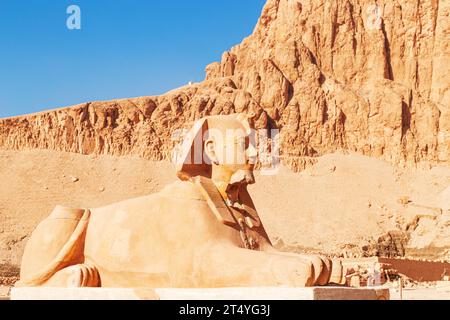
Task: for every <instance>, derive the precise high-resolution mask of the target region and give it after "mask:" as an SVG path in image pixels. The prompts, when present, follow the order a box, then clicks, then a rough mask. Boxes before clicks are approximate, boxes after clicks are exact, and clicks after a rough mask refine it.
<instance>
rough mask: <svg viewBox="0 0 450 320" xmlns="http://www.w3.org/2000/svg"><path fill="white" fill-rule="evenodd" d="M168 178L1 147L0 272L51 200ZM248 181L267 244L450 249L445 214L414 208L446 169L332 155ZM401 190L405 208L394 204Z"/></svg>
mask: <svg viewBox="0 0 450 320" xmlns="http://www.w3.org/2000/svg"><path fill="white" fill-rule="evenodd" d="M175 179H176V178H175V175H174V168H173V166H172V164H170V163H168V162H153V161H148V160H144V159H141V158H136V157H123V158H115V157H111V156H84V155H79V154H73V153H65V152H55V151H48V150H33V151H21V152H17V151H14V152H13V151H2V152H0V265H2V267H1V270H2V271H3V272H4V273H6V272H7V271H8V270H9V269H8V268H7V265H12V266H18V265H19V264H20V258H21V255H22V251H23V247H24V245H25V243H26V241H27V238H28V236H29V235H30V233H31V232H32V230H33V229H34V228H35V227H36V225H37V224H38V223H39V222H40V221H41V220H42V219H44V218H45V217H46V216H47V215H48V214H49V213H50V211H51V210H52V209H53V208H54V207H55V205H57V204H63V205H67V206H72V207H81V208H85V207H90V208H92V207H98V206H102V205H106V204H109V203H113V202H116V201H120V200H123V199H128V198H132V197H138V196H141V195H146V194H149V193H153V192H157V191H158V190H160V189H161V188H163V187H164V186H165V185H167V184H168V183H170V182H172V181H174V180H175ZM257 180H258V182H257V184H256V185H254V186H252V187H251V190H250V192H251V194H252V195H253V197H254V200H255V202H256V205H257V208H258V210H259V212H260V214H261V216H262V218H263V221H264V223H265V225H266V228H267V229H268V231H269V234H270V236H271V237H272V239H273V240H274V242H276V243H277V244H278V245H279V246H281V247H284V248H286V249H288V250H294V251H307V252H322V253H328V254H334V255H341V254H347V255H353V254H355V255H362V254H365V253H366V254H376V253H377V250H381V249H380V248H379V246H378V247H377V241H378V239H379V238H380V236H382V235H386V234H387V233H388V232H391V231H397V232H400V233H402V234H403V233H405V234H407V235H410V238H411V239H409V241H407V240H405V243H404V245H405V246H408V245H409V246H410V247H413V248H414V249H422V250H421V251H420V252H419V253H420V254H422V255H427V256H429V255H430V254H432V255H433V257H438V256H443V255H445V252H446V250H447V249H449V248H450V225H449V223H448V221H449V219H450V215H449V212H445V211H443V212H440V211H439V210H437V211H436V210H433V209H429V208H425V207H418V206H416V205H420V206H426V207H437V206H438V205H440V204H442V201H443V200H442V199H443V196H442V192H444V193H443V194H444V195H445V194H446V192H448V188H449V186H450V168H444V167H441V168H440V167H436V168H434V169H432V170H414V171H411V170H407V171H400V170H399V169H394V168H393V167H392V166H391V165H390V164H388V163H386V162H384V161H381V160H376V159H372V158H368V157H364V156H359V155H343V154H333V155H328V156H324V157H322V158H320V159H319V161H318V163H317V164H316V165H315V166H313V167H311V168H309V169H307V170H306V171H304V172H302V173H300V174H297V173H293V172H292V171H290V170H289V169H286V168H281V169H280V171H279V172H278V173H277V174H276V175H274V176H261V175H260V174H258V177H257ZM406 196H408V197H409V199H410V201H411V202H410V203H409V204H406V205H403V204H401V203H399V202H398V200H399V199H400V198H405V197H406ZM403 202H404V203H406V202H407V201H403ZM447 204H448V202H447ZM180 214H182V212H180ZM417 217H419V218H417ZM410 223H413V227H410V229H409V230H408V232H406V227H407V226H408V224H410ZM280 239H281V240H280ZM430 250H431V251H430ZM411 252H412V253H415V251H411ZM430 252H431V253H430ZM406 254H408V252H407V253H406ZM449 258H450V257H449Z"/></svg>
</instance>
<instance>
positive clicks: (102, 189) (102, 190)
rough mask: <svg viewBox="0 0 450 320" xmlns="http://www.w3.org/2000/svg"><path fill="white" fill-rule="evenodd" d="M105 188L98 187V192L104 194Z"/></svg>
mask: <svg viewBox="0 0 450 320" xmlns="http://www.w3.org/2000/svg"><path fill="white" fill-rule="evenodd" d="M105 190H106V189H105V187H100V188H99V189H98V191H100V192H105Z"/></svg>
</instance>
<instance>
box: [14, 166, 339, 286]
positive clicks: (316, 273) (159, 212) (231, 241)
mask: <svg viewBox="0 0 450 320" xmlns="http://www.w3.org/2000/svg"><path fill="white" fill-rule="evenodd" d="M180 172H181V170H180ZM183 172H185V171H183ZM181 176H183V177H186V176H185V175H181ZM195 178H197V179H195ZM182 180H184V181H178V182H176V183H174V184H172V185H170V186H168V187H166V188H165V189H164V190H163V191H161V192H159V193H157V194H153V195H150V196H145V197H141V198H137V199H132V200H127V201H124V202H121V203H117V204H113V205H110V206H106V207H103V208H98V209H92V210H76V209H68V208H63V207H57V208H56V209H55V211H54V212H53V213H52V214H51V215H50V217H49V218H47V219H46V220H45V221H43V222H42V223H41V224H40V225H39V226H38V228H37V229H36V230H35V232H34V233H33V235H32V237H31V239H30V240H29V242H28V244H27V247H26V249H25V253H24V257H23V261H22V269H21V282H19V284H18V285H19V286H57V287H83V286H84V287H100V286H101V287H133V288H137V287H149V288H217V287H242V286H252V287H258V286H291V287H305V286H314V285H326V284H328V283H329V282H330V281H332V282H336V283H339V282H341V280H342V266H341V265H340V263H339V262H337V261H334V262H333V261H331V260H329V259H326V258H323V257H318V256H304V255H296V254H289V253H282V252H278V251H276V250H275V249H274V248H273V247H272V245H271V244H270V239H269V238H268V236H267V234H266V233H265V230H264V227H263V226H262V223H261V221H260V220H259V217H258V216H257V213H256V211H255V209H254V206H253V203H252V202H251V198H250V197H249V195H248V193H246V188H241V189H240V191H239V194H240V196H239V195H238V197H237V198H236V199H235V200H236V201H234V202H235V205H233V206H232V205H231V203H230V201H229V199H228V201H225V199H224V198H223V197H222V196H221V193H220V192H219V188H216V187H215V184H214V182H213V180H212V179H211V178H209V177H202V178H201V179H198V177H193V176H192V175H191V176H190V177H189V179H188V178H183V179H182ZM235 207H237V208H241V209H239V210H238V209H235ZM227 215H228V216H227ZM227 219H228V221H227ZM234 222H235V223H234Z"/></svg>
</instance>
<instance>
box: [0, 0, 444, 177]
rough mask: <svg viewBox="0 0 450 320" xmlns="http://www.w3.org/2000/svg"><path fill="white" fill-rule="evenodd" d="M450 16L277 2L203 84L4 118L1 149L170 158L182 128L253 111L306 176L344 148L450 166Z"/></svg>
mask: <svg viewBox="0 0 450 320" xmlns="http://www.w3.org/2000/svg"><path fill="white" fill-rule="evenodd" d="M449 14H450V2H448V1H442V0H441V1H440V0H413V1H410V0H408V1H407V0H379V1H376V2H375V1H371V0H339V1H325V0H268V1H267V4H266V5H265V7H264V9H263V12H262V15H261V18H260V19H259V21H258V24H257V26H256V28H255V30H254V33H253V34H252V35H251V36H250V37H248V38H246V39H245V40H244V41H243V42H242V43H241V44H240V45H238V46H236V47H234V48H232V49H231V50H230V51H229V52H226V53H224V55H223V57H222V61H221V62H217V63H213V64H211V65H209V66H208V67H207V68H206V80H205V81H204V82H203V83H200V84H194V85H190V86H186V87H183V88H180V89H177V90H175V91H172V92H169V93H167V94H165V95H163V96H159V97H143V98H137V99H127V100H118V101H110V102H94V103H87V104H83V105H79V106H75V107H70V108H66V109H60V110H55V111H49V112H44V113H40V114H36V115H30V116H25V117H17V118H10V119H4V120H0V148H1V149H9V150H20V149H34V148H39V149H52V150H61V151H70V152H77V153H83V154H111V155H139V156H142V157H145V158H149V159H153V160H160V159H165V158H168V157H169V156H170V150H171V148H172V146H173V143H174V141H173V132H174V131H175V130H177V129H180V128H183V127H188V126H190V125H191V124H192V122H193V121H194V120H195V119H198V118H200V117H202V116H205V115H215V114H229V113H235V112H247V113H253V114H254V115H255V117H254V122H255V125H256V127H257V128H267V129H271V128H279V129H281V138H282V140H281V141H282V147H281V151H282V157H283V159H284V162H285V163H287V164H289V165H291V167H292V168H294V169H302V168H303V167H305V165H306V164H307V163H308V162H310V161H311V158H314V157H317V156H320V155H324V154H327V153H331V152H334V151H336V150H349V151H354V152H358V153H361V154H364V155H368V156H373V157H377V158H382V159H385V160H388V161H390V162H392V163H395V164H400V165H414V164H417V163H427V164H428V163H431V164H437V163H449V155H450V90H449V88H450V76H449V74H450V63H449V61H450V47H449V43H450V41H449V40H450V19H449Z"/></svg>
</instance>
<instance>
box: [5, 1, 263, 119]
mask: <svg viewBox="0 0 450 320" xmlns="http://www.w3.org/2000/svg"><path fill="white" fill-rule="evenodd" d="M264 3H265V0H72V1H70V0H1V1H0V35H1V38H0V117H7V116H13V115H20V114H26V113H31V112H36V111H41V110H46V109H52V108H57V107H63V106H68V105H73V104H77V103H82V102H87V101H92V100H109V99H114V98H127V97H136V96H144V95H156V94H161V93H163V92H165V91H168V90H170V89H173V88H176V87H179V86H181V85H184V84H186V83H188V82H189V81H194V82H197V81H201V80H203V78H204V68H205V66H206V65H207V64H209V63H211V62H213V61H219V60H220V57H221V54H222V52H224V51H226V50H228V49H230V48H231V47H232V46H234V45H236V44H238V43H240V42H241V41H242V39H243V38H244V37H246V36H248V35H250V34H251V33H252V31H253V28H254V26H255V25H256V22H257V20H258V17H259V15H260V13H261V10H262V7H263V5H264ZM72 4H74V5H78V6H79V7H80V8H81V23H82V24H81V27H82V28H81V30H68V29H67V27H66V20H67V17H68V16H69V15H68V14H67V13H66V9H67V7H68V6H69V5H72Z"/></svg>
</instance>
